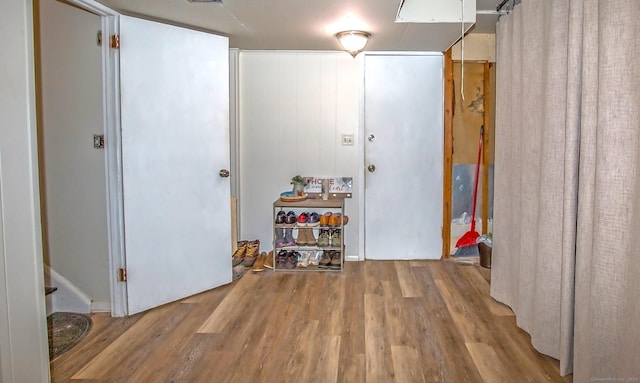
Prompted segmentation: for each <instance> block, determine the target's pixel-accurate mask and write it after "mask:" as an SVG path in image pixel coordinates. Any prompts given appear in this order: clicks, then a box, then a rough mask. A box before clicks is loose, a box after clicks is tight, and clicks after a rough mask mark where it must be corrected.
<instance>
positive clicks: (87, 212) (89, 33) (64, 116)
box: [39, 0, 110, 310]
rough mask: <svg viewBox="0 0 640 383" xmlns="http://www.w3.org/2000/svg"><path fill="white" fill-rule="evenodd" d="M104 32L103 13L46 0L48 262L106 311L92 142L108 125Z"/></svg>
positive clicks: (100, 181) (101, 192)
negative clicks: (105, 116) (104, 93)
mask: <svg viewBox="0 0 640 383" xmlns="http://www.w3.org/2000/svg"><path fill="white" fill-rule="evenodd" d="M100 29H101V19H100V16H97V15H94V14H92V13H89V12H87V11H84V10H81V9H79V8H77V7H74V6H70V5H67V4H64V3H62V2H59V1H56V0H40V46H41V51H40V56H41V65H40V69H41V74H42V80H41V82H42V89H41V96H42V98H41V100H42V120H41V121H40V124H41V126H40V127H39V128H40V130H41V135H40V137H41V138H43V141H42V142H41V149H43V150H42V151H41V156H42V158H41V167H42V168H43V170H44V188H43V191H42V192H43V193H44V198H45V201H46V205H45V206H43V208H46V215H45V218H46V219H45V228H46V236H45V239H47V245H48V246H47V258H48V263H49V265H50V266H51V267H52V268H53V269H54V270H55V271H56V272H57V273H59V274H60V275H62V276H63V277H65V278H66V279H68V280H69V281H70V282H71V283H73V284H74V285H75V286H76V287H77V288H79V289H80V290H81V291H82V292H84V293H85V294H86V295H87V296H89V297H90V299H91V300H92V301H93V302H94V306H95V307H99V308H101V309H102V310H105V309H107V308H108V307H109V305H110V292H109V287H110V286H109V279H108V277H109V274H110V273H109V255H108V242H107V235H108V232H107V210H106V209H107V196H106V174H105V150H103V149H102V150H99V149H94V148H93V143H92V138H93V135H94V134H103V130H104V129H103V109H102V104H103V99H102V52H101V47H100V46H98V45H97V43H96V33H97V31H98V30H100ZM108 144H109V143H107V145H108ZM42 164H44V166H42Z"/></svg>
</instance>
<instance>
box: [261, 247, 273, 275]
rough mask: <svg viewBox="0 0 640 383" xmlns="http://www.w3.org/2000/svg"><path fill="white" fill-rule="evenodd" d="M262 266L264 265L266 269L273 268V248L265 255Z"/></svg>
mask: <svg viewBox="0 0 640 383" xmlns="http://www.w3.org/2000/svg"><path fill="white" fill-rule="evenodd" d="M263 266H264V267H266V268H267V269H271V270H273V250H271V251H270V252H269V254H267V257H266V258H265V260H264V265H263Z"/></svg>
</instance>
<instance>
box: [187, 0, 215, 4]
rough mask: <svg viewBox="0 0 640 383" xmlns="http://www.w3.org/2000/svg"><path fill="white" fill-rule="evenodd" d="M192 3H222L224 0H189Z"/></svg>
mask: <svg viewBox="0 0 640 383" xmlns="http://www.w3.org/2000/svg"><path fill="white" fill-rule="evenodd" d="M187 1H188V2H190V3H217V4H222V0H187Z"/></svg>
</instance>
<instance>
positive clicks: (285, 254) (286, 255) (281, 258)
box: [276, 250, 300, 270]
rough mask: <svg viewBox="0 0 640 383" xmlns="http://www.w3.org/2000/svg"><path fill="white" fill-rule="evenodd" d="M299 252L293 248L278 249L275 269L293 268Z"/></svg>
mask: <svg viewBox="0 0 640 383" xmlns="http://www.w3.org/2000/svg"><path fill="white" fill-rule="evenodd" d="M299 257H300V253H298V252H297V251H293V250H280V252H278V258H277V259H276V269H289V270H290V269H295V268H296V266H297V265H298V258H299Z"/></svg>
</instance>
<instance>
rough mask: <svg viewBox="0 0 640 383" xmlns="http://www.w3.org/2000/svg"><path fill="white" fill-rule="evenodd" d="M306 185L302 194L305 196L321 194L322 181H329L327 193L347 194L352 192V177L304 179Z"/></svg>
mask: <svg viewBox="0 0 640 383" xmlns="http://www.w3.org/2000/svg"><path fill="white" fill-rule="evenodd" d="M304 179H305V181H306V185H305V187H304V192H305V193H307V194H312V193H322V180H326V179H328V180H329V193H349V194H351V192H352V191H353V177H334V178H331V177H325V178H316V177H304Z"/></svg>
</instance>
